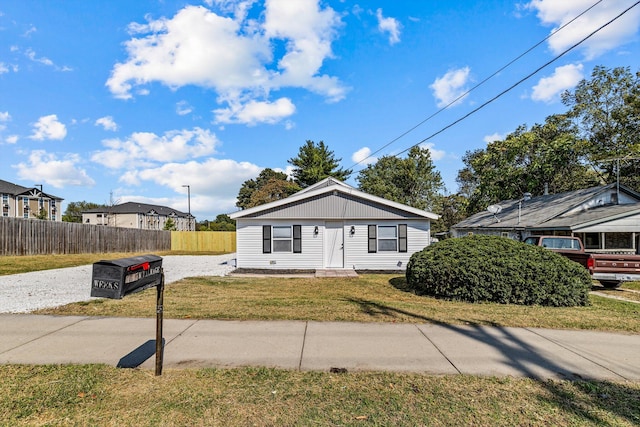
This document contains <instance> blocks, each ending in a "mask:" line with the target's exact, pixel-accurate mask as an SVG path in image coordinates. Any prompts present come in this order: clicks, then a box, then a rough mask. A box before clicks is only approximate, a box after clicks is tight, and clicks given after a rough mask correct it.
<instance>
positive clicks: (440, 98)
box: [429, 67, 471, 108]
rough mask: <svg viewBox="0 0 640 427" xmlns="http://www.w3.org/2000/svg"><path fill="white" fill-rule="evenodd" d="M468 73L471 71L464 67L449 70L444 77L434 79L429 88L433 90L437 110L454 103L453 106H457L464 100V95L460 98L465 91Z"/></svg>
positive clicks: (468, 77) (468, 78)
mask: <svg viewBox="0 0 640 427" xmlns="http://www.w3.org/2000/svg"><path fill="white" fill-rule="evenodd" d="M470 73H471V69H470V68H469V67H464V68H460V69H457V70H451V71H449V72H447V73H446V74H445V75H444V76H442V77H438V78H436V80H435V81H434V82H433V84H431V86H429V87H430V88H431V89H432V90H433V96H434V97H435V98H436V101H437V105H438V107H439V108H443V107H446V106H447V105H449V104H451V103H452V102H454V101H455V103H454V104H453V105H456V104H459V103H460V102H462V100H463V99H464V98H466V95H465V96H464V97H462V98H460V97H461V96H462V94H463V93H465V92H466V91H467V88H466V85H467V83H468V82H469V80H470ZM458 98H460V99H458Z"/></svg>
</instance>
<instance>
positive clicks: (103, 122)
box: [95, 116, 118, 132]
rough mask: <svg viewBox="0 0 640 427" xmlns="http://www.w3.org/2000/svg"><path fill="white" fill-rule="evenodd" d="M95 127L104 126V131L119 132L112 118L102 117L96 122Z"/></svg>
mask: <svg viewBox="0 0 640 427" xmlns="http://www.w3.org/2000/svg"><path fill="white" fill-rule="evenodd" d="M95 125H96V126H102V128H103V129H104V130H111V131H114V132H115V131H116V130H118V125H117V124H116V122H115V121H114V120H113V117H111V116H104V117H100V118H99V119H98V120H96V123H95Z"/></svg>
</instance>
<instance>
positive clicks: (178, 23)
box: [106, 0, 346, 123]
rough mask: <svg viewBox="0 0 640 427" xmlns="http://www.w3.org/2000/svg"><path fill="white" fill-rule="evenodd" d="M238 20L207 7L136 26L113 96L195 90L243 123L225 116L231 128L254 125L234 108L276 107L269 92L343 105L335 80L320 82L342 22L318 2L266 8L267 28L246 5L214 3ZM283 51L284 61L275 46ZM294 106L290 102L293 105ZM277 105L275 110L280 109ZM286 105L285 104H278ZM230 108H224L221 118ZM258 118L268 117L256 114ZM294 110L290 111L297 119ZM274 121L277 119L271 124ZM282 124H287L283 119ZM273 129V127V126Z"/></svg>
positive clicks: (278, 0) (117, 68) (114, 76)
mask: <svg viewBox="0 0 640 427" xmlns="http://www.w3.org/2000/svg"><path fill="white" fill-rule="evenodd" d="M211 4H212V5H214V4H215V5H216V6H218V7H219V8H220V9H221V10H223V11H225V10H233V11H234V13H235V16H233V17H229V16H222V15H219V14H217V13H214V12H212V11H211V10H209V9H207V8H205V7H203V6H186V7H185V8H183V9H181V10H180V11H179V12H178V13H176V15H175V16H173V17H172V18H160V19H158V20H149V21H148V23H147V24H132V25H131V26H130V30H131V31H132V32H134V33H136V34H137V36H136V37H133V38H131V39H130V40H129V41H127V42H126V43H125V48H126V50H127V54H128V58H127V60H126V61H125V62H121V63H117V64H115V65H114V67H113V69H112V71H111V76H110V77H109V79H108V80H107V82H106V85H107V87H108V88H109V90H110V91H111V93H112V94H113V95H114V96H115V97H117V98H122V99H127V98H131V97H132V91H133V90H134V88H135V89H136V91H138V93H139V89H142V90H148V89H146V88H144V87H143V86H145V85H147V84H149V83H152V82H160V83H161V84H164V85H165V86H168V87H170V88H172V89H178V88H180V87H182V86H185V85H196V86H200V87H205V88H210V89H213V90H215V91H216V92H217V93H218V95H219V97H218V103H219V104H222V105H223V106H224V104H228V105H227V107H226V109H227V110H228V111H231V112H233V111H238V112H242V113H244V114H245V116H243V117H242V118H238V117H229V116H225V115H223V117H224V118H225V120H227V122H235V123H253V122H258V121H260V118H259V117H257V118H256V119H253V118H251V117H247V114H249V112H250V111H252V110H251V108H237V107H234V105H233V104H248V103H250V102H258V103H263V104H264V105H271V104H274V103H272V102H271V101H270V100H269V94H270V91H271V90H274V89H279V88H283V87H298V88H304V89H307V90H310V91H312V92H315V93H318V94H320V95H322V96H324V97H326V98H327V100H329V101H338V100H340V99H342V98H344V96H345V93H346V88H345V87H344V86H343V85H342V83H341V82H340V81H339V80H338V79H337V78H336V77H333V76H328V75H323V74H320V68H321V67H322V65H323V62H324V60H325V59H327V58H331V57H332V52H331V43H332V41H333V40H334V38H335V37H336V28H337V27H338V26H340V25H341V21H340V16H339V15H338V14H337V13H336V12H335V11H334V10H333V9H331V8H330V7H325V8H324V9H321V8H320V6H319V4H318V0H297V1H295V2H291V1H288V0H266V1H265V4H264V5H265V11H264V13H263V14H262V15H261V19H262V21H260V22H259V21H255V20H250V19H247V13H246V12H247V10H248V8H249V7H250V6H251V5H252V4H253V2H252V1H247V2H230V1H220V0H218V1H212V2H211ZM276 45H277V46H284V48H285V51H284V53H283V54H282V56H281V57H279V58H275V57H274V55H275V54H276V52H277V53H279V51H276V47H275V46H276ZM289 102H290V101H289ZM276 103H277V102H276ZM281 105H282V104H281ZM224 109H225V108H222V110H224ZM253 111H256V114H258V116H260V115H261V114H263V111H262V109H260V108H258V109H255V110H253ZM294 111H295V109H293V108H289V113H291V114H293V112H294ZM271 117H275V116H271ZM281 118H282V117H281ZM271 122H273V120H270V121H269V123H271Z"/></svg>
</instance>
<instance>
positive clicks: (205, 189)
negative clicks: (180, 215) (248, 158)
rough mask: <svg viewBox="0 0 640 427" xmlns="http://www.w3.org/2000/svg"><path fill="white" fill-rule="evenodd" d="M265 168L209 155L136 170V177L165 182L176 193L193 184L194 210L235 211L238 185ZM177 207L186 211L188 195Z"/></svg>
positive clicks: (181, 199)
mask: <svg viewBox="0 0 640 427" xmlns="http://www.w3.org/2000/svg"><path fill="white" fill-rule="evenodd" d="M261 170H262V168H261V167H259V166H257V165H254V164H252V163H249V162H236V161H234V160H228V159H225V160H220V159H214V158H209V159H206V160H204V161H203V162H196V161H190V162H186V163H168V164H165V165H162V166H160V167H157V168H149V169H143V170H140V171H139V172H137V174H136V179H137V180H139V181H150V182H154V183H156V184H158V185H162V186H165V187H167V188H170V189H172V190H174V191H175V192H177V193H183V192H184V191H185V189H184V188H182V186H183V185H189V186H190V187H191V188H190V190H191V211H192V212H194V211H201V212H203V211H204V212H212V211H214V212H215V211H217V212H232V211H235V210H237V208H236V207H235V203H236V197H237V195H238V189H239V188H240V186H241V185H242V183H243V182H244V181H246V180H248V179H253V178H255V177H256V176H258V174H259V173H260V171H261ZM172 206H176V209H180V210H183V211H185V212H186V211H187V198H186V196H185V197H181V198H180V199H179V200H177V202H176V205H174V204H172Z"/></svg>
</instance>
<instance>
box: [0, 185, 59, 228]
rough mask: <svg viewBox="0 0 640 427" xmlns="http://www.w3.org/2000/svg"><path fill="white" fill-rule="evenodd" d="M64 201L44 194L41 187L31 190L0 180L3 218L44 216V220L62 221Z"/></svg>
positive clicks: (0, 210) (0, 204)
mask: <svg viewBox="0 0 640 427" xmlns="http://www.w3.org/2000/svg"><path fill="white" fill-rule="evenodd" d="M38 187H40V188H38ZM62 200H64V199H62V198H60V197H57V196H53V195H51V194H47V193H44V192H43V191H42V186H41V185H36V186H34V187H31V188H29V187H23V186H21V185H17V184H13V183H11V182H9V181H3V180H1V179H0V212H2V216H3V217H14V218H32V219H33V218H37V217H38V216H39V215H41V214H42V218H44V219H48V220H51V221H62V212H61V211H60V209H61V208H62Z"/></svg>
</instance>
